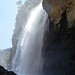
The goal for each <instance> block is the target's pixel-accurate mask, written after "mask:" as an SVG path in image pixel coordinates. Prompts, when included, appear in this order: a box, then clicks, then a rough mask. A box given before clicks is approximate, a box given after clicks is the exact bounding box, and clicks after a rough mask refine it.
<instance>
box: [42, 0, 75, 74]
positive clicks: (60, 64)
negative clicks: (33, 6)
mask: <svg viewBox="0 0 75 75" xmlns="http://www.w3.org/2000/svg"><path fill="white" fill-rule="evenodd" d="M43 7H44V9H45V10H46V12H47V13H48V15H49V22H50V23H49V25H48V28H47V29H46V33H45V35H44V45H43V50H42V51H43V58H44V67H43V72H44V75H75V15H74V12H75V0H44V1H43Z"/></svg>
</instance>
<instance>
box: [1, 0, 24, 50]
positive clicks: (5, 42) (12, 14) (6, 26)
mask: <svg viewBox="0 0 75 75" xmlns="http://www.w3.org/2000/svg"><path fill="white" fill-rule="evenodd" d="M17 1H18V0H1V1H0V49H6V48H10V47H12V34H13V30H14V26H15V22H16V15H17V12H18V6H17V5H16V3H17ZM22 1H23V2H24V0H22Z"/></svg>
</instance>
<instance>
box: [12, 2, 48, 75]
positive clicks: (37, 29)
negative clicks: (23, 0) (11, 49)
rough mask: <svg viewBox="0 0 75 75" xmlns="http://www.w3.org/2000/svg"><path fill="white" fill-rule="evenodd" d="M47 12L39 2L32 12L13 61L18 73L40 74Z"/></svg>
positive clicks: (13, 66)
mask: <svg viewBox="0 0 75 75" xmlns="http://www.w3.org/2000/svg"><path fill="white" fill-rule="evenodd" d="M46 19H47V14H46V12H45V11H44V10H43V8H42V3H41V4H39V5H38V6H37V7H35V8H34V10H33V11H32V12H31V14H30V17H29V20H28V22H27V24H26V25H25V27H24V30H23V31H22V34H21V37H20V38H19V42H18V45H17V50H16V53H15V56H14V59H13V61H12V70H13V71H14V72H15V73H16V74H18V75H40V74H41V73H40V72H41V70H42V65H43V60H42V57H41V51H42V45H43V34H44V27H45V23H46Z"/></svg>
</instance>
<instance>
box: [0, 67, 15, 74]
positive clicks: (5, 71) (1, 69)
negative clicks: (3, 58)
mask: <svg viewBox="0 0 75 75" xmlns="http://www.w3.org/2000/svg"><path fill="white" fill-rule="evenodd" d="M0 75H16V74H15V73H14V72H13V71H8V70H6V69H4V67H2V66H0Z"/></svg>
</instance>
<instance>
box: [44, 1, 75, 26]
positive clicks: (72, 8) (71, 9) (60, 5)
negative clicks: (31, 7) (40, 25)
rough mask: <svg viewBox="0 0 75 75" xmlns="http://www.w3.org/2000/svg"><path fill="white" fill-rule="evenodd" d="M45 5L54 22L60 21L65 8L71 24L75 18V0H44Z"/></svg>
mask: <svg viewBox="0 0 75 75" xmlns="http://www.w3.org/2000/svg"><path fill="white" fill-rule="evenodd" d="M43 7H44V9H45V10H46V11H47V13H48V14H49V16H50V18H51V20H52V21H54V23H58V21H59V20H60V18H61V14H62V13H63V12H64V11H65V10H66V13H67V18H68V22H69V23H70V24H71V25H72V23H73V21H74V19H75V15H74V13H75V0H44V1H43ZM47 8H48V10H47Z"/></svg>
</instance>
